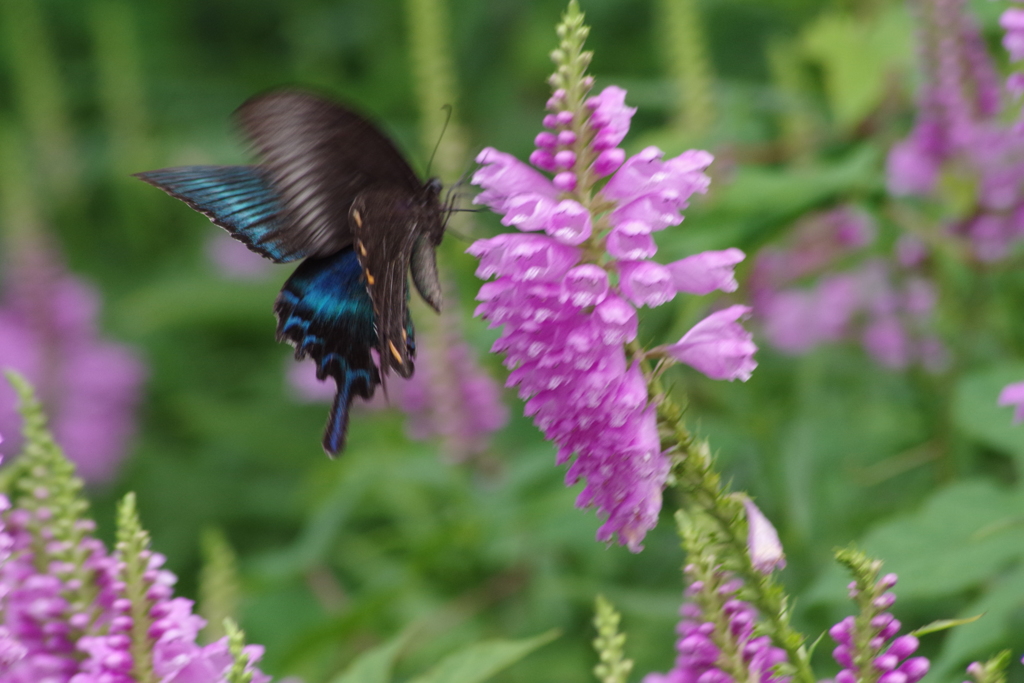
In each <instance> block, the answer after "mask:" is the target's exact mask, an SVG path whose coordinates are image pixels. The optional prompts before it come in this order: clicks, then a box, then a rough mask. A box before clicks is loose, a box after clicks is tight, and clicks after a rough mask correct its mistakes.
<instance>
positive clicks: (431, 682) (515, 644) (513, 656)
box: [345, 630, 560, 683]
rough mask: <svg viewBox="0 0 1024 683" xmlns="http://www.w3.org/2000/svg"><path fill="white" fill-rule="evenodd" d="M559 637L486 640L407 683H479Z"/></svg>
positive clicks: (554, 632) (555, 633) (554, 633)
mask: <svg viewBox="0 0 1024 683" xmlns="http://www.w3.org/2000/svg"><path fill="white" fill-rule="evenodd" d="M559 635H560V633H559V631H558V630H552V631H548V632H547V633H542V634H540V635H539V636H534V637H533V638H526V639H524V640H486V641H484V642H481V643H476V644H474V645H470V646H469V647H467V648H465V649H464V650H460V651H459V652H456V653H455V654H453V655H449V656H448V657H446V658H445V659H443V660H441V662H440V663H439V664H438V665H437V666H435V667H434V668H433V669H431V670H430V671H429V672H428V673H426V674H425V675H423V676H419V677H417V678H416V679H414V680H413V681H411V682H410V683H479V682H480V681H485V680H487V679H488V678H490V677H491V676H493V675H494V674H496V673H498V672H499V671H501V670H502V669H505V668H507V667H509V666H512V665H513V664H515V663H516V662H518V661H519V660H520V659H522V658H523V657H525V656H526V655H528V654H530V653H531V652H533V651H534V650H536V649H537V648H539V647H541V646H542V645H547V644H548V643H550V642H551V641H552V640H554V639H555V638H557V637H558V636H559ZM345 683H350V682H349V681H346V682H345ZM351 683H355V681H352V682H351Z"/></svg>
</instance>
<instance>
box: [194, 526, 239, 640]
mask: <svg viewBox="0 0 1024 683" xmlns="http://www.w3.org/2000/svg"><path fill="white" fill-rule="evenodd" d="M202 551H203V569H202V571H201V572H200V574H199V589H198V593H199V602H198V606H199V610H198V611H199V614H200V615H202V617H203V619H206V628H204V629H203V632H202V637H203V640H204V641H205V642H207V643H210V642H213V641H215V640H217V639H218V638H220V637H221V636H223V635H225V632H224V628H223V624H224V621H225V620H226V619H231V620H235V619H236V618H237V613H238V600H239V596H240V594H241V590H242V588H241V586H240V585H239V581H238V558H237V557H236V556H235V552H234V550H232V549H231V545H230V544H229V543H228V540H227V539H226V538H225V537H224V533H223V532H222V531H220V530H219V529H206V530H204V531H203V538H202Z"/></svg>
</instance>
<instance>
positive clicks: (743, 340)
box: [665, 305, 757, 382]
mask: <svg viewBox="0 0 1024 683" xmlns="http://www.w3.org/2000/svg"><path fill="white" fill-rule="evenodd" d="M749 313H750V308H749V307H748V306H739V305H737V306H730V307H729V308H726V309H725V310H721V311H718V312H716V313H712V314H711V315H709V316H708V317H706V318H704V319H703V320H701V321H700V322H699V323H697V324H696V325H694V326H693V328H691V329H690V331H689V332H687V333H686V334H684V335H683V338H682V339H680V340H679V341H678V342H676V343H675V344H672V345H671V346H667V347H665V351H666V352H667V353H668V354H669V355H670V356H671V357H673V358H675V359H676V360H678V361H680V362H683V363H686V364H687V365H689V366H691V367H693V368H696V369H697V370H699V371H700V372H703V373H704V374H705V375H707V376H708V377H710V378H711V379H728V380H735V379H740V380H743V381H744V382H745V381H747V380H748V379H750V375H751V373H752V372H753V371H754V368H756V367H757V361H755V360H754V353H755V352H756V351H757V346H756V345H755V344H754V340H753V337H752V336H751V334H750V333H749V332H747V331H746V330H745V329H743V326H742V325H740V324H739V322H738V321H739V319H740V318H742V317H744V316H746V315H748V314H749Z"/></svg>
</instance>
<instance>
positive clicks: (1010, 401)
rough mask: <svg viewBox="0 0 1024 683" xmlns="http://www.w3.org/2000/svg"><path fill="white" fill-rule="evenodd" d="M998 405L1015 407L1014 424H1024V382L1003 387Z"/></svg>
mask: <svg viewBox="0 0 1024 683" xmlns="http://www.w3.org/2000/svg"><path fill="white" fill-rule="evenodd" d="M998 405H1001V406H1014V409H1013V422H1014V424H1019V423H1021V422H1024V382H1017V383H1015V384H1007V385H1006V386H1005V387H1003V390H1002V391H1001V392H999V401H998Z"/></svg>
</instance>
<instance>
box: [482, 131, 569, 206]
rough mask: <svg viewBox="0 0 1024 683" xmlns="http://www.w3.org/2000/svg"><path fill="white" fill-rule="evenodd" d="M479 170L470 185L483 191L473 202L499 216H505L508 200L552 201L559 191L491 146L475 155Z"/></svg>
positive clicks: (517, 160) (524, 166)
mask: <svg viewBox="0 0 1024 683" xmlns="http://www.w3.org/2000/svg"><path fill="white" fill-rule="evenodd" d="M476 162H477V163H478V164H480V165H481V168H480V169H479V170H478V171H477V172H476V173H474V174H473V181H472V182H473V184H474V185H480V186H481V187H483V188H484V191H483V192H481V193H480V194H478V195H477V196H476V197H475V198H474V199H473V203H474V204H487V205H488V206H489V207H491V208H492V209H494V210H495V211H497V212H499V213H505V202H506V201H508V199H509V197H511V196H515V195H520V194H526V193H530V194H539V195H543V196H546V197H548V198H549V199H555V198H557V197H558V191H557V190H555V188H554V186H553V185H552V184H551V181H550V180H548V179H547V178H545V177H544V176H543V175H541V174H540V173H538V172H537V171H535V170H533V169H532V168H530V167H529V166H527V165H526V164H524V163H523V162H521V161H519V159H516V158H515V157H514V156H512V155H511V154H506V153H504V152H499V151H498V150H496V149H494V148H493V147H487V148H485V149H483V150H482V151H481V152H480V154H478V155H477V156H476Z"/></svg>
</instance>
